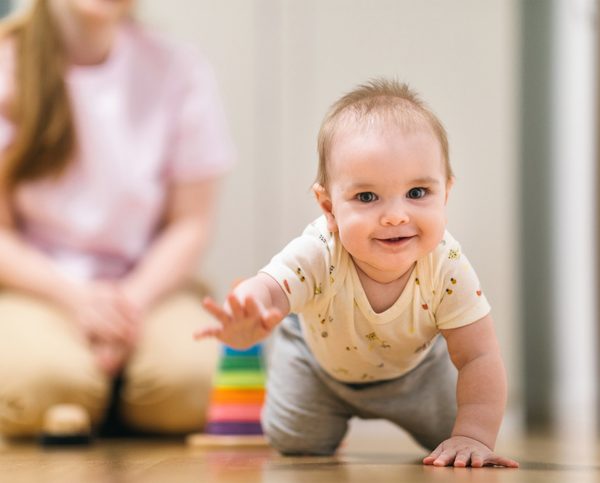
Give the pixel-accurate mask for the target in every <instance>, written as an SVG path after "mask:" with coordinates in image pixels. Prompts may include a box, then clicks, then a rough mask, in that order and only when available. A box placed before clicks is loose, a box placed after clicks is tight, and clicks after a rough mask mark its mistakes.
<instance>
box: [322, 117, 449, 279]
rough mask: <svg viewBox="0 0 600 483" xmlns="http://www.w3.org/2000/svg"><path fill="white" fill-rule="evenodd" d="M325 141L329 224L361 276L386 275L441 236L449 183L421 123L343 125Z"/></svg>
mask: <svg viewBox="0 0 600 483" xmlns="http://www.w3.org/2000/svg"><path fill="white" fill-rule="evenodd" d="M333 141H334V142H333V145H332V147H331V152H330V157H329V164H328V166H327V168H328V175H329V180H330V181H329V186H328V189H327V192H326V194H325V197H326V198H327V199H328V201H329V202H330V213H327V212H328V209H327V207H326V205H323V203H321V206H322V207H323V208H324V210H325V212H326V214H327V218H328V221H329V229H330V230H331V231H337V232H339V236H340V240H341V242H342V244H343V245H344V248H346V250H347V251H348V252H349V253H350V255H352V257H353V259H354V262H355V263H356V265H357V266H358V267H359V269H360V270H362V271H363V272H364V273H365V274H366V275H367V276H369V277H370V278H371V279H373V280H376V281H378V282H381V283H387V282H391V281H393V280H396V279H397V278H399V277H401V276H402V275H404V274H405V273H406V272H407V271H408V270H410V269H411V267H412V266H413V264H414V263H415V261H416V260H417V259H419V258H421V257H423V256H425V255H427V254H428V253H430V252H431V251H432V250H433V249H434V248H435V247H436V246H437V245H438V244H439V243H440V241H441V240H442V237H443V235H444V230H445V226H446V201H447V195H448V190H449V188H450V184H451V183H448V182H447V178H446V172H445V166H444V162H443V158H442V154H441V149H440V145H439V142H438V141H437V139H436V138H435V136H434V135H433V134H432V133H431V132H429V131H428V130H425V129H420V130H417V129H415V130H414V131H412V132H404V131H402V130H400V129H398V128H385V129H378V128H374V129H371V130H369V131H368V132H365V131H359V130H357V129H352V128H347V129H344V130H342V131H341V132H337V133H336V135H335V138H334V140H333Z"/></svg>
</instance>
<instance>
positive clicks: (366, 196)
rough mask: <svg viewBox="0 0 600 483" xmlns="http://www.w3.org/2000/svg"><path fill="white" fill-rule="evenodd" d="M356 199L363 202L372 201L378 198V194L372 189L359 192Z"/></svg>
mask: <svg viewBox="0 0 600 483" xmlns="http://www.w3.org/2000/svg"><path fill="white" fill-rule="evenodd" d="M356 199H357V200H358V201H360V202H361V203H371V202H373V201H375V200H376V199H377V195H376V194H375V193H373V192H372V191H365V192H363V193H358V194H357V195H356Z"/></svg>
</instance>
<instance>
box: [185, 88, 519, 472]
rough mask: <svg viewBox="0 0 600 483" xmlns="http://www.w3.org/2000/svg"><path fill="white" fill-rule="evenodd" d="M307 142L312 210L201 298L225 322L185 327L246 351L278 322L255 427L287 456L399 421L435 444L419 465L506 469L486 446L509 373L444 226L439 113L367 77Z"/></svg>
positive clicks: (446, 168)
mask: <svg viewBox="0 0 600 483" xmlns="http://www.w3.org/2000/svg"><path fill="white" fill-rule="evenodd" d="M318 150H319V173H318V177H317V181H316V183H315V184H314V186H313V191H314V194H315V196H316V199H317V202H318V203H319V206H320V207H321V210H322V211H323V216H321V217H320V218H318V219H317V220H316V221H314V222H313V223H311V224H310V225H309V226H308V227H307V228H306V229H305V230H304V233H303V234H302V235H301V236H300V237H298V238H296V239H295V240H293V241H292V242H291V243H289V244H288V245H287V246H286V247H285V248H284V249H283V251H281V252H280V253H279V254H277V255H276V256H275V257H274V258H273V259H272V260H271V262H270V263H269V264H268V265H267V266H266V267H264V268H263V269H262V270H261V271H260V272H259V273H258V274H257V275H256V276H254V277H252V278H250V279H248V280H245V281H244V282H242V283H241V284H239V285H238V286H237V287H236V288H235V289H234V290H233V291H232V293H230V294H229V295H228V297H227V300H226V302H225V304H224V306H222V307H221V306H220V305H218V304H216V303H215V302H214V301H213V300H211V299H206V300H205V301H204V305H205V307H206V309H207V310H208V311H209V312H211V313H212V314H213V315H214V316H215V317H216V318H217V319H218V320H219V321H220V325H219V327H214V328H207V329H204V330H202V331H199V332H198V333H197V334H196V337H209V336H212V337H216V338H218V339H219V340H221V341H222V342H223V343H225V344H227V345H229V346H232V347H235V348H240V349H241V348H246V347H248V346H250V345H252V344H255V343H256V342H258V341H260V340H262V339H264V338H265V337H267V336H268V335H269V334H270V333H271V332H272V331H273V329H275V328H276V327H277V326H278V325H279V327H278V329H277V330H276V331H275V340H274V344H273V353H272V358H271V361H272V363H271V365H270V371H269V382H268V387H267V394H268V395H267V401H266V404H265V408H264V411H263V427H264V431H265V434H266V436H267V438H268V439H269V441H270V443H271V444H272V445H273V446H274V447H275V448H276V449H278V450H279V451H280V452H281V453H283V454H313V455H314V454H316V455H328V454H332V453H333V452H334V451H335V450H336V448H337V447H338V446H339V444H340V442H341V441H342V438H343V437H344V435H345V433H346V431H347V428H348V421H349V420H350V418H352V417H353V416H357V417H361V418H384V419H387V420H389V421H392V422H394V423H396V424H398V425H399V426H400V427H402V428H404V429H405V430H406V431H408V432H409V433H410V434H411V435H412V436H413V437H414V438H415V439H416V441H418V442H419V443H420V444H421V445H423V446H424V447H426V448H428V449H429V450H430V451H432V452H431V453H430V454H429V455H428V456H427V457H426V458H424V460H423V463H424V464H426V465H436V466H447V465H454V466H469V465H470V466H473V467H481V466H484V465H499V466H507V467H517V466H518V463H517V462H515V461H513V460H510V459H508V458H504V457H502V456H499V455H496V454H495V453H494V452H493V449H494V445H495V441H496V436H497V433H498V430H499V427H500V423H501V420H502V416H503V412H504V408H505V404H506V375H505V371H504V366H503V362H502V359H501V356H500V351H499V348H498V343H497V340H496V335H495V332H494V327H493V321H492V317H491V315H490V306H489V304H488V302H487V300H486V298H485V296H484V295H483V293H482V290H481V287H480V285H479V281H478V279H477V276H476V274H475V272H474V270H473V268H472V267H471V265H470V264H469V262H468V260H467V258H466V257H465V255H464V254H463V253H462V251H461V248H460V245H459V244H458V242H457V241H456V240H455V239H454V238H453V237H452V236H451V235H450V234H449V233H448V232H447V231H446V230H445V227H446V203H447V201H448V195H449V193H450V189H451V187H452V184H453V179H454V178H453V174H452V170H451V167H450V163H449V159H448V140H447V136H446V132H445V129H444V127H443V126H442V124H441V122H440V121H439V120H438V118H437V117H436V116H435V115H434V114H433V113H432V112H431V111H430V110H429V109H428V107H427V106H426V105H425V104H424V103H423V102H422V101H421V100H420V99H419V98H418V97H417V95H416V94H415V93H414V92H413V91H412V90H411V89H410V88H409V87H408V86H406V85H405V84H400V83H397V82H393V81H388V80H383V79H380V80H374V81H372V82H370V83H368V84H366V85H363V86H360V87H358V88H357V89H355V90H354V91H352V92H350V93H349V94H347V95H345V96H344V97H342V98H341V99H340V100H339V101H338V102H336V103H335V104H334V105H333V106H332V107H331V109H330V111H329V113H328V114H327V116H326V118H325V120H324V122H323V124H322V126H321V130H320V133H319V141H318ZM290 313H292V314H297V315H290V316H289V317H286V318H285V319H284V317H285V316H287V315H288V314H290ZM282 319H283V322H282ZM280 322H281V323H280ZM438 334H441V335H442V336H443V337H438ZM456 369H458V372H457V371H456Z"/></svg>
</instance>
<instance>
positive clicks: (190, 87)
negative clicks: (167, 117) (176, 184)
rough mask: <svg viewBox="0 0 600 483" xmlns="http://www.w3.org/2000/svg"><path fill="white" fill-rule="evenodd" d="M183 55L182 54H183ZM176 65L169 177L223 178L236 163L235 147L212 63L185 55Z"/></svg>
mask: <svg viewBox="0 0 600 483" xmlns="http://www.w3.org/2000/svg"><path fill="white" fill-rule="evenodd" d="M180 54H181V53H180ZM184 54H187V55H179V56H178V58H177V59H176V60H177V61H176V62H175V63H174V67H173V68H174V70H175V71H176V72H178V75H177V76H175V75H173V77H172V78H176V79H177V88H176V89H175V91H176V92H175V94H174V99H173V109H174V111H173V114H172V116H173V120H172V125H171V128H172V136H171V143H170V144H171V148H170V152H169V153H168V154H167V160H166V161H167V166H166V170H165V171H166V177H167V178H168V179H175V180H189V179H204V178H210V177H215V176H219V175H221V174H224V173H225V172H226V171H228V170H229V169H230V167H231V165H232V164H233V159H234V148H233V143H232V141H231V137H230V133H229V129H228V126H227V122H226V118H225V112H224V109H223V106H222V103H221V98H220V95H219V89H218V86H217V81H216V78H215V75H214V72H213V69H212V67H211V66H210V65H209V63H208V62H206V61H205V60H203V59H202V58H200V59H199V57H198V56H197V55H195V54H194V53H193V52H184Z"/></svg>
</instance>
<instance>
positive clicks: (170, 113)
mask: <svg viewBox="0 0 600 483" xmlns="http://www.w3.org/2000/svg"><path fill="white" fill-rule="evenodd" d="M132 4H133V0H111V1H106V0H35V1H34V2H33V5H32V8H31V10H30V11H28V12H27V13H26V14H25V15H24V16H22V17H20V18H18V19H15V20H11V21H10V22H9V23H6V24H5V25H4V29H3V32H2V33H3V35H2V36H1V39H0V176H1V177H0V181H1V183H0V187H1V188H0V380H1V381H2V384H0V434H4V435H6V436H26V435H35V434H37V433H38V432H39V431H40V429H41V425H42V420H43V415H44V413H45V412H46V410H47V409H48V408H50V407H51V406H53V405H55V404H60V403H75V404H79V405H81V406H83V407H84V408H85V409H86V410H87V411H88V413H89V415H90V417H91V419H92V422H93V423H95V424H98V423H100V422H101V421H102V419H103V416H104V413H105V411H106V406H107V404H108V401H109V399H110V390H111V386H112V384H111V383H112V380H113V378H114V376H115V375H116V374H118V373H120V374H122V377H123V388H122V391H121V398H120V412H121V418H122V419H123V420H124V421H125V422H126V423H127V424H129V425H130V426H131V427H132V428H135V429H138V430H143V431H151V432H164V433H180V432H187V431H192V430H197V429H198V428H199V427H201V425H202V424H203V420H204V411H205V406H206V404H207V400H208V395H209V392H210V391H209V388H210V382H211V376H212V373H213V371H214V367H215V364H216V360H217V358H218V347H217V346H216V345H215V344H214V343H212V342H206V341H204V342H202V343H201V344H200V345H198V343H195V342H193V340H192V337H191V334H192V332H193V330H194V329H195V328H197V327H198V325H199V324H200V325H201V324H203V323H210V322H209V321H210V318H209V317H208V315H207V314H206V313H205V312H203V309H202V308H201V305H200V302H199V297H198V294H197V292H196V293H194V292H193V291H192V290H191V289H190V287H191V286H192V284H191V283H190V282H191V280H192V274H193V272H194V270H195V267H196V265H197V261H198V259H199V257H200V256H201V255H202V253H203V251H204V249H205V247H206V243H207V240H208V238H209V235H210V233H211V231H212V224H213V208H214V200H215V196H216V193H217V184H218V180H219V177H220V176H221V175H222V174H224V172H225V171H226V170H227V169H228V168H229V166H230V164H231V159H232V147H231V143H230V139H229V136H228V133H227V130H226V127H225V121H224V116H223V111H222V108H221V105H220V103H219V99H218V95H217V88H216V85H215V80H214V77H213V75H212V72H211V70H210V68H209V66H208V65H207V64H206V63H204V62H200V61H199V60H198V59H197V58H196V57H195V56H194V55H193V53H191V52H189V51H188V50H187V49H186V48H184V47H182V46H179V45H176V44H174V43H171V42H168V41H167V40H165V39H163V38H161V37H159V36H158V35H155V34H151V33H149V32H147V31H145V30H144V29H143V28H141V27H140V26H139V25H137V24H135V22H133V21H131V19H130V11H131V9H132Z"/></svg>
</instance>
